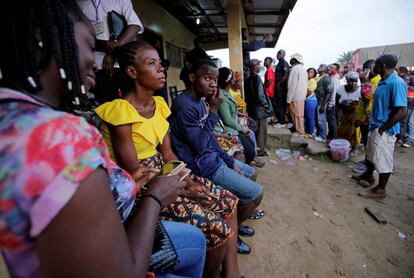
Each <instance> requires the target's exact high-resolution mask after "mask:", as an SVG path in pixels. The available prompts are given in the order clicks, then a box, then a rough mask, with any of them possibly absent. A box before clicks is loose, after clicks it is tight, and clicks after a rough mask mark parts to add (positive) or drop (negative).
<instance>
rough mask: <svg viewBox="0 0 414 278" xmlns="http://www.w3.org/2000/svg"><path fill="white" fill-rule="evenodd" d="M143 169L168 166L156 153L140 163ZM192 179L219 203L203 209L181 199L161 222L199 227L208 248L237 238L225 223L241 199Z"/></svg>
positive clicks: (163, 215) (170, 206)
mask: <svg viewBox="0 0 414 278" xmlns="http://www.w3.org/2000/svg"><path fill="white" fill-rule="evenodd" d="M140 165H141V166H147V167H153V168H157V169H161V168H162V167H163V166H164V165H165V162H164V160H163V158H162V156H161V154H159V153H157V154H156V155H154V156H153V157H150V158H147V159H142V160H140ZM190 178H191V179H192V180H193V181H194V182H197V183H199V184H202V185H204V186H205V187H207V188H208V189H209V190H210V191H211V192H212V193H213V194H214V195H215V196H217V201H214V202H212V204H211V205H210V206H203V205H201V204H200V203H198V202H196V201H193V200H190V199H188V198H185V197H178V198H177V200H176V201H175V202H174V203H173V204H171V205H169V206H167V207H166V208H164V209H163V210H162V211H161V213H160V218H161V219H162V220H170V221H175V222H182V223H187V224H191V225H194V226H196V227H198V228H199V229H200V230H201V231H202V232H203V233H204V236H205V237H206V241H207V248H208V249H214V248H217V247H218V246H220V245H222V244H223V243H225V242H226V241H227V240H228V239H229V238H231V237H232V236H233V235H234V233H233V231H232V230H231V228H230V226H229V225H228V224H227V221H226V219H228V218H229V217H230V216H231V215H233V213H234V212H235V209H236V207H237V203H238V201H239V199H238V198H237V197H236V196H235V195H233V194H232V193H231V192H230V191H227V190H225V189H222V188H221V187H219V186H217V185H215V184H213V183H212V182H211V181H209V180H207V179H205V178H202V177H199V176H195V175H193V174H190Z"/></svg>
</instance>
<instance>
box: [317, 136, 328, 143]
mask: <svg viewBox="0 0 414 278" xmlns="http://www.w3.org/2000/svg"><path fill="white" fill-rule="evenodd" d="M315 141H316V142H319V143H325V142H326V139H323V138H322V137H319V136H316V137H315Z"/></svg>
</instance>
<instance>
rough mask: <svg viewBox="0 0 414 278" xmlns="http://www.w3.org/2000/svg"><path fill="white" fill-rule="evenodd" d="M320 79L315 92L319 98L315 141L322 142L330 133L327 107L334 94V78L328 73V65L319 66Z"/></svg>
mask: <svg viewBox="0 0 414 278" xmlns="http://www.w3.org/2000/svg"><path fill="white" fill-rule="evenodd" d="M318 73H319V81H318V84H317V86H316V90H315V94H316V97H317V99H318V109H317V118H318V130H317V136H316V137H315V141H317V142H320V143H325V142H326V136H327V134H328V132H327V130H326V109H327V107H328V102H329V99H330V98H331V96H332V91H333V89H332V80H331V79H330V78H329V75H328V66H327V65H325V64H322V65H320V66H319V68H318Z"/></svg>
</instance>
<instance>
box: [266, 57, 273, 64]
mask: <svg viewBox="0 0 414 278" xmlns="http://www.w3.org/2000/svg"><path fill="white" fill-rule="evenodd" d="M266 60H270V61H271V62H272V63H273V59H272V57H266V58H265V61H266Z"/></svg>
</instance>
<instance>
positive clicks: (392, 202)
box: [239, 148, 414, 278]
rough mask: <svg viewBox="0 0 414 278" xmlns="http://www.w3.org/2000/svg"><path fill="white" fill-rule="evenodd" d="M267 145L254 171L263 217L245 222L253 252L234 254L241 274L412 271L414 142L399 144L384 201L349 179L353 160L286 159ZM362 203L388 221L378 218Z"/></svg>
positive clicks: (345, 274) (340, 274)
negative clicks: (259, 166)
mask: <svg viewBox="0 0 414 278" xmlns="http://www.w3.org/2000/svg"><path fill="white" fill-rule="evenodd" d="M272 152H273V154H272V155H271V157H270V158H266V162H267V163H266V166H265V167H264V168H262V169H259V170H258V172H259V179H258V181H259V182H260V183H261V184H262V185H263V186H264V189H265V194H264V198H263V201H262V204H261V208H262V209H264V210H265V211H266V216H265V217H264V218H263V219H261V220H249V221H248V222H247V223H246V224H248V225H251V226H252V227H254V228H255V229H256V235H255V236H254V237H252V238H245V240H246V242H248V243H249V244H250V245H251V246H252V253H251V254H250V255H239V263H240V268H241V271H242V274H243V275H245V276H246V277H249V278H250V277H305V278H309V277H414V238H413V233H414V176H413V175H412V173H413V170H414V161H413V157H414V156H413V154H414V148H413V149H401V148H400V149H398V150H396V153H395V158H396V166H395V173H394V174H393V175H392V176H391V178H390V181H389V184H388V192H387V193H388V197H387V198H385V199H384V200H383V201H375V200H367V199H364V198H362V197H360V196H358V192H360V191H362V190H364V188H362V187H361V186H359V185H358V184H357V183H356V182H355V181H354V180H351V178H350V176H351V174H352V171H351V167H352V165H351V163H343V164H340V163H334V162H332V161H330V160H328V159H319V160H317V159H313V160H312V161H299V160H294V165H293V166H288V165H287V164H286V161H281V160H279V159H276V156H275V154H274V151H272ZM270 159H275V160H276V161H277V165H271V164H269V160H270ZM365 207H370V208H374V209H376V210H378V211H379V212H381V213H382V215H383V216H384V217H385V219H386V220H387V221H388V223H387V224H385V225H383V224H379V223H377V222H376V221H375V220H373V218H372V217H371V216H370V215H368V214H367V213H366V212H365V210H364V209H365ZM315 214H316V215H319V216H316V215H315ZM396 230H398V231H401V232H402V233H404V234H405V235H406V237H407V238H406V240H402V239H401V238H400V237H399V235H398V232H397V231H396Z"/></svg>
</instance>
